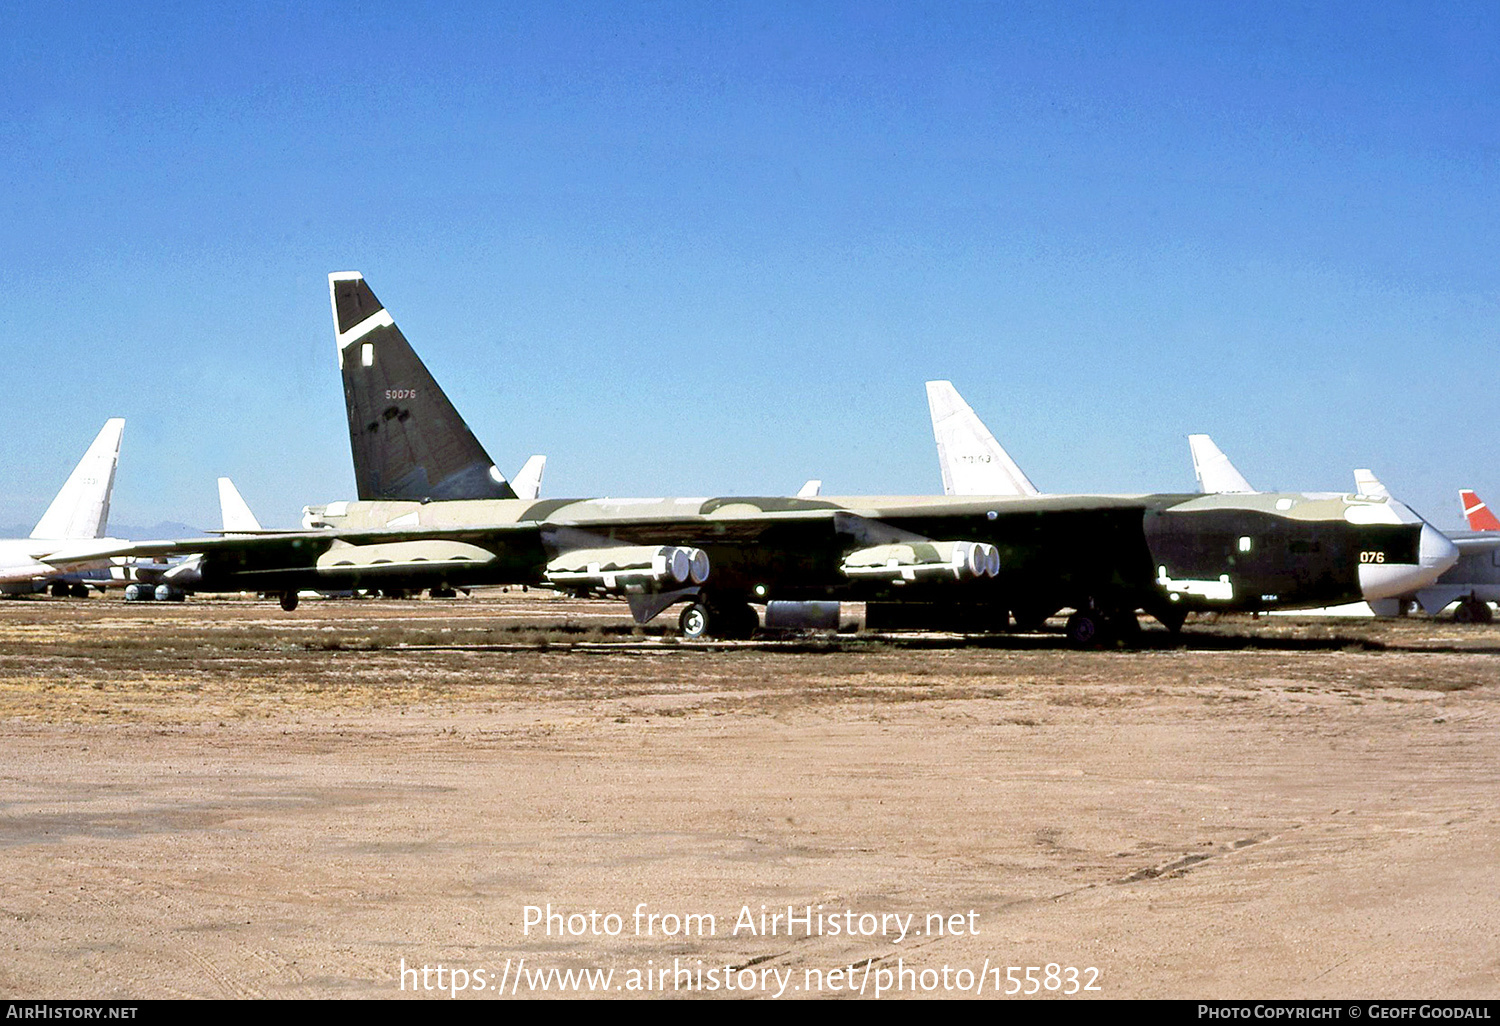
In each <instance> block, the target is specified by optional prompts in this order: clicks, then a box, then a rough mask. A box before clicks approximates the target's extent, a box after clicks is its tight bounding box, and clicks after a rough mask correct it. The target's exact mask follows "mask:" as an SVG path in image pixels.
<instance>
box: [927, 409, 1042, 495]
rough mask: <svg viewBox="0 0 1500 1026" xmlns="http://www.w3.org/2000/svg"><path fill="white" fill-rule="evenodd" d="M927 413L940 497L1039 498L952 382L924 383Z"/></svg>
mask: <svg viewBox="0 0 1500 1026" xmlns="http://www.w3.org/2000/svg"><path fill="white" fill-rule="evenodd" d="M927 409H928V412H929V413H930V414H931V415H932V434H933V437H934V438H936V439H937V450H938V466H939V468H940V469H941V470H942V472H943V494H945V495H1037V494H1039V493H1038V492H1037V488H1036V485H1034V484H1032V483H1031V481H1030V480H1029V479H1028V478H1027V477H1026V475H1025V474H1023V473H1022V472H1021V468H1020V467H1018V466H1016V463H1015V461H1014V460H1012V459H1011V458H1010V454H1009V453H1007V452H1006V451H1005V450H1004V449H1003V448H1001V446H1000V443H999V442H997V441H995V436H994V435H992V434H990V429H989V428H987V427H985V426H984V422H983V421H981V420H980V419H979V416H978V415H977V414H976V413H975V412H974V411H973V409H972V408H970V406H969V404H968V403H966V402H964V400H963V397H962V396H960V395H959V394H958V390H957V389H955V388H954V387H953V383H952V382H951V381H929V382H927Z"/></svg>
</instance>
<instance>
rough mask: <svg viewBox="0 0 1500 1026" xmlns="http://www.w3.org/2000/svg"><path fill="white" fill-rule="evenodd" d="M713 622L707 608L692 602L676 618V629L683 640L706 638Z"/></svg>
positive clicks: (699, 603)
mask: <svg viewBox="0 0 1500 1026" xmlns="http://www.w3.org/2000/svg"><path fill="white" fill-rule="evenodd" d="M713 621H714V617H713V614H711V613H710V612H709V611H708V607H707V606H705V605H704V604H703V603H701V602H693V603H690V604H689V605H688V606H687V608H685V609H684V610H683V611H682V614H681V615H680V616H678V617H677V629H678V630H680V631H681V632H682V636H683V637H684V638H695V639H696V638H702V637H707V636H708V631H709V628H710V627H712V626H713Z"/></svg>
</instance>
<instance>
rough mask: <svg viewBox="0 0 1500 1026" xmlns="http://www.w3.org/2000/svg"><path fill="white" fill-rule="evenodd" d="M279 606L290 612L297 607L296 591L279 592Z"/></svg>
mask: <svg viewBox="0 0 1500 1026" xmlns="http://www.w3.org/2000/svg"><path fill="white" fill-rule="evenodd" d="M281 608H282V609H285V610H286V611H287V612H288V613H290V612H291V611H292V610H293V609H296V608H297V593H296V592H295V591H284V592H282V593H281Z"/></svg>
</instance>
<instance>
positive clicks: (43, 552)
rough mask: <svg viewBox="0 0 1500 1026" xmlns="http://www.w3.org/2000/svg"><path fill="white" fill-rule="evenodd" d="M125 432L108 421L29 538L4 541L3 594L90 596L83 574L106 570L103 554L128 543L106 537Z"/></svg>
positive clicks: (120, 423) (0, 563) (0, 546)
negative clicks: (44, 593)
mask: <svg viewBox="0 0 1500 1026" xmlns="http://www.w3.org/2000/svg"><path fill="white" fill-rule="evenodd" d="M124 432H125V421H124V420H122V419H120V418H118V417H114V418H111V419H109V420H107V421H105V422H104V427H103V428H102V429H101V430H100V431H99V434H98V435H97V436H96V437H95V438H94V440H93V442H92V443H90V444H89V447H88V450H87V451H86V452H85V453H84V454H83V459H81V460H79V461H78V465H77V466H76V467H74V468H73V473H71V474H69V475H68V480H67V481H66V482H65V483H64V484H63V486H62V490H61V491H59V492H58V493H57V495H56V497H55V498H53V500H52V503H51V505H49V506H48V507H47V512H45V513H43V514H42V519H41V520H39V521H37V525H36V527H35V529H33V530H32V532H31V536H30V537H29V538H10V539H4V540H0V594H7V595H18V594H20V595H24V594H31V593H34V592H38V591H45V590H47V589H48V588H50V589H51V590H52V593H53V594H54V595H57V596H59V597H61V596H63V595H71V596H74V597H77V598H84V597H87V595H88V593H89V584H88V583H87V582H88V575H87V574H85V573H84V572H85V571H99V570H103V569H106V568H108V567H109V565H110V559H109V557H108V556H107V555H102V554H101V553H105V552H108V551H110V550H113V549H117V548H119V546H121V545H123V544H128V543H126V542H124V541H122V540H121V539H118V538H106V537H104V532H105V528H106V525H107V524H108V522H109V499H110V493H111V491H112V490H113V489H114V484H115V468H116V467H117V466H118V465H119V461H120V439H121V437H122V436H123V434H124Z"/></svg>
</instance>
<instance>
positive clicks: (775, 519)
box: [134, 272, 1455, 643]
mask: <svg viewBox="0 0 1500 1026" xmlns="http://www.w3.org/2000/svg"><path fill="white" fill-rule="evenodd" d="M331 282H332V286H331V292H332V294H333V308H334V317H335V333H336V340H337V344H338V347H339V353H340V362H341V366H342V367H343V368H345V370H346V372H347V371H348V370H349V369H350V368H358V369H359V373H356V374H353V375H350V374H347V373H346V376H345V388H346V398H349V399H350V402H351V408H353V409H357V410H362V411H365V412H364V413H362V414H361V417H364V416H368V417H369V418H370V419H369V420H365V421H360V420H357V419H356V418H354V417H353V416H351V421H350V425H351V440H352V442H353V444H354V445H355V448H356V451H357V450H358V448H359V446H360V445H361V444H362V443H361V441H360V438H361V432H366V433H369V434H376V433H379V432H380V431H382V430H385V429H387V428H389V427H390V426H391V425H393V424H394V425H400V432H401V435H400V436H401V437H406V438H410V437H411V436H412V432H413V431H414V430H416V431H420V430H421V425H422V424H423V417H424V416H426V415H429V414H432V413H433V412H434V409H433V406H432V404H431V403H430V402H428V400H429V399H430V398H431V397H432V396H434V395H436V394H439V393H438V392H437V391H436V383H435V382H433V381H432V380H431V377H430V375H427V374H426V373H425V369H423V370H422V371H421V373H418V368H420V361H416V360H414V358H408V356H407V354H408V353H410V347H409V346H408V344H407V343H406V340H405V339H404V338H403V337H402V336H401V334H400V332H399V331H397V330H395V325H394V322H393V321H392V319H391V318H390V316H389V314H388V313H386V312H385V310H384V307H383V306H381V305H380V304H379V302H378V301H377V300H376V299H375V297H374V295H373V293H371V292H370V290H369V288H368V286H367V285H366V284H365V283H364V279H363V277H362V276H361V275H358V274H355V273H352V272H348V273H341V274H336V275H333V276H331ZM413 356H414V354H413ZM351 388H353V389H357V390H365V391H367V392H370V393H371V394H357V395H354V396H349V395H348V390H349V389H351ZM371 425H373V430H371ZM478 466H479V464H478V463H477V462H475V460H474V459H472V458H470V459H467V460H464V459H459V460H456V461H451V462H448V463H445V464H444V469H443V470H442V471H440V472H438V473H436V474H429V475H428V478H427V479H428V481H429V482H431V481H433V480H434V479H436V480H437V481H438V483H439V484H441V485H442V486H443V490H445V491H446V490H448V489H449V488H450V487H454V485H452V484H451V482H464V481H475V480H479V479H481V478H482V477H485V476H488V477H489V478H490V479H491V481H492V482H494V478H495V477H497V476H498V475H496V474H490V473H489V471H488V469H487V468H485V469H484V472H483V474H479V473H476V469H475V468H476V467H478ZM490 466H493V464H490ZM398 476H399V475H398ZM389 480H394V478H390V479H389ZM389 480H388V479H387V478H386V477H385V476H384V475H382V477H381V479H380V482H379V483H380V484H381V487H382V488H384V487H385V486H386V485H387V484H388V483H389ZM494 483H495V484H497V485H498V482H494ZM430 490H432V491H434V492H435V491H437V489H430ZM307 514H308V523H309V524H311V525H312V526H314V527H315V528H316V529H314V530H308V531H304V532H297V533H292V534H280V535H269V536H245V537H225V538H219V539H211V540H208V541H198V540H190V541H188V542H166V543H154V546H153V544H150V543H147V544H142V545H139V546H135V547H134V552H135V553H137V554H150V553H153V552H163V551H174V552H192V553H195V554H196V561H195V562H194V564H193V565H194V570H193V572H192V574H193V576H194V577H195V580H194V581H193V582H192V585H193V586H194V587H196V588H198V589H200V590H215V591H245V590H255V591H263V592H276V593H280V594H282V595H283V604H284V605H287V606H288V607H291V606H294V605H295V603H296V593H297V591H298V590H299V589H301V588H329V587H371V586H375V587H379V586H381V582H382V581H389V580H401V581H403V582H406V583H405V586H408V587H410V586H412V582H414V581H422V582H424V584H423V585H422V586H435V585H436V586H454V585H464V584H481V583H485V584H528V585H544V586H550V587H553V588H556V589H559V590H563V591H567V592H572V593H576V594H590V595H592V594H607V595H617V596H623V597H624V598H626V599H627V600H628V601H629V603H630V607H631V611H632V613H633V614H634V615H635V617H636V619H637V620H638V621H640V622H646V621H648V620H650V619H652V618H653V617H655V616H656V615H658V614H659V613H661V612H662V611H663V610H665V609H667V608H669V607H670V606H672V605H675V604H678V603H684V604H685V605H686V608H685V609H684V610H683V611H682V614H681V616H680V617H679V625H680V626H681V628H682V630H683V632H684V633H685V634H687V635H689V636H699V635H703V634H710V633H712V634H720V635H725V636H742V635H746V634H749V633H750V632H752V631H753V630H754V629H755V627H756V625H757V623H758V615H757V612H756V610H755V608H754V605H758V604H762V603H770V602H781V601H786V602H806V603H810V604H813V605H816V606H819V607H823V606H826V605H827V603H828V602H830V601H841V600H852V601H865V602H874V603H890V604H896V605H906V604H923V605H929V606H933V607H936V608H939V609H944V610H952V611H955V615H958V613H959V612H961V613H962V614H963V615H965V617H966V620H967V622H970V623H980V624H983V623H984V622H985V621H986V620H987V619H988V620H989V621H990V624H989V625H990V626H996V627H998V626H1002V625H1003V624H1004V622H1005V619H1006V615H1007V612H1008V611H1009V610H1016V609H1020V610H1034V609H1045V610H1047V611H1052V610H1057V609H1062V608H1072V609H1074V610H1075V611H1076V612H1075V613H1074V614H1073V616H1072V617H1071V618H1070V620H1069V626H1068V633H1069V636H1070V637H1071V638H1072V639H1073V640H1074V641H1075V642H1078V643H1085V642H1090V641H1093V640H1095V639H1097V638H1100V637H1104V636H1107V635H1108V634H1110V633H1116V634H1120V635H1124V636H1129V635H1130V634H1132V633H1133V631H1134V630H1135V629H1136V626H1137V621H1136V616H1137V612H1138V611H1139V610H1145V611H1146V612H1148V613H1151V614H1152V615H1154V616H1156V617H1157V618H1158V619H1160V620H1161V621H1162V622H1163V623H1164V624H1166V625H1167V626H1168V627H1170V628H1173V629H1176V628H1177V627H1180V626H1181V623H1182V619H1183V617H1184V616H1185V615H1186V613H1187V612H1188V611H1190V610H1195V609H1210V610H1215V609H1217V610H1224V609H1240V610H1248V609H1267V608H1275V607H1281V606H1320V605H1329V604H1333V603H1337V602H1344V601H1350V600H1354V599H1358V598H1361V597H1374V596H1377V595H1384V594H1388V593H1391V592H1392V591H1393V590H1396V591H1400V590H1405V589H1407V588H1409V587H1413V586H1420V585H1422V584H1425V583H1428V582H1430V581H1431V580H1432V579H1434V578H1436V576H1437V575H1438V574H1440V573H1441V572H1442V570H1443V569H1444V568H1445V567H1446V566H1447V565H1448V564H1449V563H1451V562H1452V560H1453V559H1454V558H1455V553H1454V551H1453V547H1452V545H1451V544H1449V542H1448V541H1447V539H1446V538H1444V537H1443V536H1442V535H1441V534H1440V533H1439V532H1437V531H1435V530H1433V529H1432V528H1431V527H1429V526H1427V525H1426V524H1425V523H1424V522H1423V521H1422V520H1421V518H1420V517H1417V516H1416V515H1415V514H1413V513H1412V512H1411V511H1410V510H1409V509H1407V508H1406V507H1405V506H1404V505H1402V504H1401V503H1399V502H1396V501H1394V500H1391V499H1373V498H1369V497H1354V496H1336V495H1302V494H1295V493H1286V494H1281V493H1278V494H1256V495H1247V496H1224V495H1182V494H1169V495H1119V496H1109V495H1021V496H1014V495H998V496H972V497H958V496H952V497H949V496H883V497H852V498H837V497H808V498H798V497H786V496H771V497H743V496H734V497H722V498H661V499H611V498H594V499H573V500H568V499H547V500H535V501H532V500H524V499H511V498H496V499H469V500H444V499H441V498H437V497H436V496H435V497H434V499H433V501H429V502H419V501H417V502H414V501H391V500H377V501H367V500H356V501H353V502H345V503H336V504H330V505H328V506H325V507H321V508H318V507H310V508H309V509H308V511H307ZM185 576H186V575H185ZM184 583H187V582H184Z"/></svg>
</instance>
